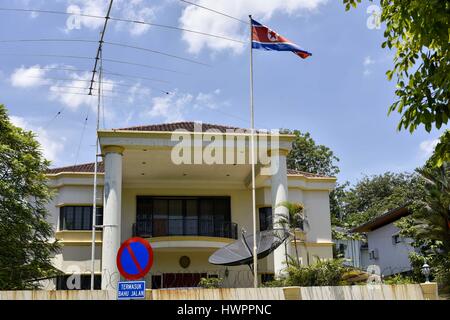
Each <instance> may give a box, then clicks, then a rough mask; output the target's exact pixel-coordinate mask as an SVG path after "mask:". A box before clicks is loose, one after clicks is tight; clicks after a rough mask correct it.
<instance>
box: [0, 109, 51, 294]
mask: <svg viewBox="0 0 450 320" xmlns="http://www.w3.org/2000/svg"><path fill="white" fill-rule="evenodd" d="M48 165H49V162H48V161H47V160H45V159H44V158H43V157H42V153H41V151H40V146H39V143H38V142H37V141H36V140H35V137H34V135H33V133H31V132H26V131H23V130H22V129H20V128H17V127H15V126H14V125H12V124H11V122H10V121H9V118H8V115H7V111H6V108H5V107H4V106H3V105H0V176H1V177H0V239H1V241H2V245H1V246H0V290H18V289H28V288H34V287H36V283H35V282H34V281H35V280H36V279H40V278H46V277H51V276H54V275H55V274H56V273H57V271H56V270H55V269H54V267H53V266H52V264H51V261H50V259H51V257H52V256H53V255H54V253H55V252H56V251H57V249H58V245H57V244H56V243H51V242H50V241H49V239H51V238H52V236H53V230H52V227H51V225H50V224H49V223H48V222H47V221H46V217H47V211H46V209H45V205H46V204H47V203H48V201H49V200H50V198H51V193H50V190H49V187H48V186H47V184H46V177H45V172H46V170H47V168H48Z"/></svg>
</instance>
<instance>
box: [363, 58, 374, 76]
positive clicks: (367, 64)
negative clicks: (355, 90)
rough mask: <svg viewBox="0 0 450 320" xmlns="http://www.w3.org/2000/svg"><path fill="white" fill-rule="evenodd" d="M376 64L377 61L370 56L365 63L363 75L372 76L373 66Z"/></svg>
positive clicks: (365, 59)
mask: <svg viewBox="0 0 450 320" xmlns="http://www.w3.org/2000/svg"><path fill="white" fill-rule="evenodd" d="M375 63H376V61H375V60H373V59H372V58H371V57H370V56H367V57H365V58H364V61H363V66H364V71H363V75H365V76H369V75H371V74H372V68H371V66H372V65H374V64H375Z"/></svg>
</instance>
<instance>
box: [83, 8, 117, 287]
mask: <svg viewBox="0 0 450 320" xmlns="http://www.w3.org/2000/svg"><path fill="white" fill-rule="evenodd" d="M113 2H114V0H111V2H110V3H109V7H108V12H107V14H106V17H105V24H104V25H103V30H102V32H101V34H100V41H99V43H98V49H97V56H96V57H95V63H94V69H93V70H92V79H91V85H90V87H89V95H92V90H93V87H94V80H95V74H96V73H97V66H98V64H99V61H100V72H99V73H98V104H97V121H96V123H97V126H96V130H95V164H94V187H93V189H94V192H93V199H92V243H91V290H94V278H95V231H96V217H97V173H98V172H97V171H98V156H99V155H98V154H97V152H98V148H99V140H98V130H99V126H100V105H101V99H102V97H101V93H102V90H101V87H102V68H103V61H102V55H103V39H104V37H105V32H106V27H107V26H108V20H109V17H110V14H111V8H112V5H113Z"/></svg>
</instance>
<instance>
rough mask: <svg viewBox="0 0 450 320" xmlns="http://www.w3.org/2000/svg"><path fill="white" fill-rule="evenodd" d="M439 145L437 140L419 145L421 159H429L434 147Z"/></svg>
mask: <svg viewBox="0 0 450 320" xmlns="http://www.w3.org/2000/svg"><path fill="white" fill-rule="evenodd" d="M438 143H439V139H434V140H425V141H422V142H421V143H420V145H419V148H420V153H421V155H422V157H423V158H429V157H430V156H431V155H432V154H433V152H434V148H435V147H436V145H437V144H438Z"/></svg>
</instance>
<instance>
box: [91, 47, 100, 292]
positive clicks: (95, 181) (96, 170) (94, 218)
mask: <svg viewBox="0 0 450 320" xmlns="http://www.w3.org/2000/svg"><path fill="white" fill-rule="evenodd" d="M99 57H100V70H99V74H98V100H97V101H98V103H97V124H96V130H95V164H94V196H93V199H92V243H91V290H94V278H95V231H96V216H97V175H98V145H99V143H98V130H99V129H100V104H101V84H102V71H103V70H102V69H103V62H102V50H101V49H100V55H99Z"/></svg>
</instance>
